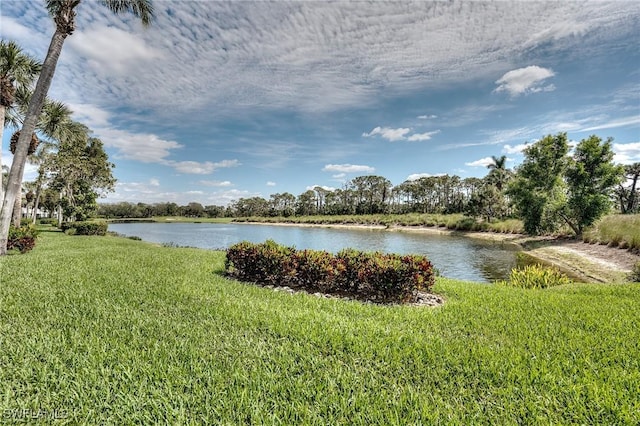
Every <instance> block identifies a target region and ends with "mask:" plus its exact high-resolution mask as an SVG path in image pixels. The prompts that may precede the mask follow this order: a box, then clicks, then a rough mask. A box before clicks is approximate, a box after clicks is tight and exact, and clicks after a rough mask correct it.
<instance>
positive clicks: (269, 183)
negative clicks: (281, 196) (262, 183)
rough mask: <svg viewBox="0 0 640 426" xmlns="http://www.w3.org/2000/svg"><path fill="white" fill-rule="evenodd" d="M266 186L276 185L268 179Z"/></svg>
mask: <svg viewBox="0 0 640 426" xmlns="http://www.w3.org/2000/svg"><path fill="white" fill-rule="evenodd" d="M267 186H276V183H275V182H271V181H268V182H267Z"/></svg>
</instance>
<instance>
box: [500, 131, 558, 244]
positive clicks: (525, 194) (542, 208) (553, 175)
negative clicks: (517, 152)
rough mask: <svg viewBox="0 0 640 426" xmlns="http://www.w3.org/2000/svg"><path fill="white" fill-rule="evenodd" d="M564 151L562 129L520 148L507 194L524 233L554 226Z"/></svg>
mask: <svg viewBox="0 0 640 426" xmlns="http://www.w3.org/2000/svg"><path fill="white" fill-rule="evenodd" d="M568 152H569V142H568V141H567V134H566V133H559V134H557V135H555V136H553V135H548V136H545V137H544V138H542V139H540V140H539V141H538V142H536V143H534V144H532V145H530V146H528V147H527V148H526V149H525V150H524V151H523V154H524V156H525V159H524V161H523V162H522V164H521V165H520V166H519V167H518V168H517V170H516V176H515V178H514V179H513V180H512V182H511V184H510V185H509V187H508V189H507V194H508V195H510V196H511V197H512V200H513V202H514V204H515V206H516V209H517V210H518V212H519V214H520V217H521V218H522V221H523V226H524V230H525V232H526V233H527V234H531V235H538V234H541V233H544V232H548V231H552V230H555V229H556V228H557V226H558V221H559V218H558V215H557V211H558V210H559V209H560V208H562V207H563V206H564V205H565V203H566V184H565V182H564V180H563V176H564V172H565V170H566V167H567V160H568V158H567V153H568Z"/></svg>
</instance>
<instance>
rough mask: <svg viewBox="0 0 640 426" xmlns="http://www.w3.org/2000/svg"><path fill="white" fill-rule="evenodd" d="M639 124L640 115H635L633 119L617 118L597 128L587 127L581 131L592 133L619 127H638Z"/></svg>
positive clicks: (596, 126) (598, 125)
mask: <svg viewBox="0 0 640 426" xmlns="http://www.w3.org/2000/svg"><path fill="white" fill-rule="evenodd" d="M639 124H640V115H635V116H632V117H623V118H617V119H613V120H611V121H608V122H605V123H601V124H597V125H595V126H591V127H586V128H583V129H581V131H582V132H592V131H594V130H603V129H614V128H617V127H626V126H636V125H639Z"/></svg>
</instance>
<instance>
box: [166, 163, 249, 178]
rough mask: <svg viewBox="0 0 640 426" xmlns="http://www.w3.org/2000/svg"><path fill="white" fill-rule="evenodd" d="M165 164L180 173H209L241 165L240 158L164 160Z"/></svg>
mask: <svg viewBox="0 0 640 426" xmlns="http://www.w3.org/2000/svg"><path fill="white" fill-rule="evenodd" d="M163 164H166V165H167V166H171V167H173V168H174V169H175V170H176V171H177V172H179V173H185V174H192V175H208V174H211V173H213V172H214V171H216V170H218V169H220V168H228V167H237V166H239V165H240V162H238V160H222V161H220V162H217V163H214V162H212V161H204V162H198V161H172V160H168V161H164V163H163Z"/></svg>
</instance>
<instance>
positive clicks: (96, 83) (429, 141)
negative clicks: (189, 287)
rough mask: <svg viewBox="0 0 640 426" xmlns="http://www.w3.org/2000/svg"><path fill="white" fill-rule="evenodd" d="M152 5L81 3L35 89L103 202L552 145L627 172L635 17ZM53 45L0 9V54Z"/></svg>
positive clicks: (435, 167) (38, 27) (417, 173)
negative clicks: (91, 152)
mask: <svg viewBox="0 0 640 426" xmlns="http://www.w3.org/2000/svg"><path fill="white" fill-rule="evenodd" d="M154 7H155V15H156V17H155V20H154V22H153V23H152V25H151V26H150V27H148V28H146V29H145V28H143V27H142V25H141V24H140V23H139V22H138V21H137V20H136V19H135V18H134V17H133V16H130V15H113V14H112V13H111V12H109V11H108V10H107V9H106V8H105V7H104V6H102V5H100V4H99V3H97V2H95V1H89V0H83V1H82V3H81V4H80V5H79V6H78V8H77V29H76V31H75V32H74V33H73V34H72V35H71V36H70V37H69V38H68V39H67V40H66V42H65V45H64V48H63V52H62V55H61V57H60V61H59V63H58V68H57V70H56V74H55V77H54V81H53V84H52V86H51V89H50V91H49V95H50V96H51V97H52V98H54V99H56V100H59V101H63V102H65V103H66V104H67V105H69V106H70V107H71V109H72V110H73V111H74V119H75V120H77V121H80V122H82V123H84V124H86V125H87V126H89V127H90V128H91V129H92V130H93V133H94V134H93V135H94V136H95V137H98V138H100V139H101V140H102V141H103V142H104V144H105V147H106V151H107V153H108V155H109V157H110V160H111V161H112V162H113V163H114V164H115V165H116V167H115V169H114V176H115V177H116V178H117V180H118V183H117V185H116V189H115V192H113V193H110V194H108V195H107V197H106V198H103V199H101V202H110V203H111V202H120V201H128V202H133V203H137V202H144V203H155V202H176V203H178V204H186V203H189V202H199V203H201V204H203V205H212V204H215V205H227V204H228V203H230V202H232V201H233V200H237V199H238V198H248V197H253V196H261V197H264V198H269V196H270V195H271V194H275V193H283V192H290V193H292V194H294V195H296V196H297V195H299V194H301V193H303V192H305V191H306V190H308V189H311V188H313V187H315V186H322V187H325V188H327V189H332V188H341V187H343V186H344V185H345V183H346V182H348V181H349V180H351V179H353V178H354V177H356V176H362V175H367V174H375V175H379V176H384V177H385V178H387V179H389V180H390V181H391V183H392V184H393V185H399V184H401V183H402V182H404V181H406V180H408V179H417V178H419V177H421V176H432V175H439V174H450V175H458V176H460V177H462V178H466V177H482V176H484V175H486V173H487V168H486V165H487V164H488V161H489V160H490V158H491V156H501V155H506V156H507V159H508V160H507V166H508V167H509V168H513V167H516V166H517V165H518V164H519V163H521V162H522V160H523V156H522V149H523V148H524V147H525V146H526V144H527V143H532V142H535V141H536V140H538V139H540V138H541V137H543V136H545V135H548V134H556V133H558V132H567V134H568V137H569V139H570V140H571V141H575V142H577V141H580V140H581V139H584V138H586V137H588V136H590V135H593V134H595V135H598V136H600V137H601V138H603V139H606V138H608V137H612V138H613V139H614V141H613V149H614V151H615V153H616V156H615V160H616V161H617V162H619V163H622V164H629V163H633V162H638V161H640V2H632V1H630V2H626V1H614V2H597V1H587V2H568V1H562V2H553V3H543V2H532V1H526V2H524V1H523V2H502V1H501V2H470V1H462V2H460V1H452V2H426V1H421V2H409V1H396V2H390V3H387V2H380V1H374V2H362V1H358V2H347V1H337V2H326V1H319V2H309V1H305V2H284V1H277V2H250V1H236V2H231V3H228V2H218V1H158V0H155V1H154ZM53 29H54V27H53V22H52V20H51V18H50V17H48V16H47V14H46V10H45V8H44V2H41V1H35V0H34V1H24V0H20V1H12V0H3V1H2V3H1V4H0V35H1V37H2V39H3V40H15V41H16V42H18V44H19V45H20V46H22V48H23V49H24V51H25V52H27V53H29V54H31V55H33V56H35V57H36V58H39V59H40V60H43V59H44V56H45V53H46V50H47V47H48V44H49V41H50V38H51V34H52V33H53ZM9 137H10V132H5V137H4V141H3V145H2V161H3V163H4V164H7V163H10V161H11V154H10V153H9V152H8V145H9ZM34 177H35V170H34V167H33V166H31V167H29V168H28V169H27V173H26V176H25V179H26V180H33V179H34Z"/></svg>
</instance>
